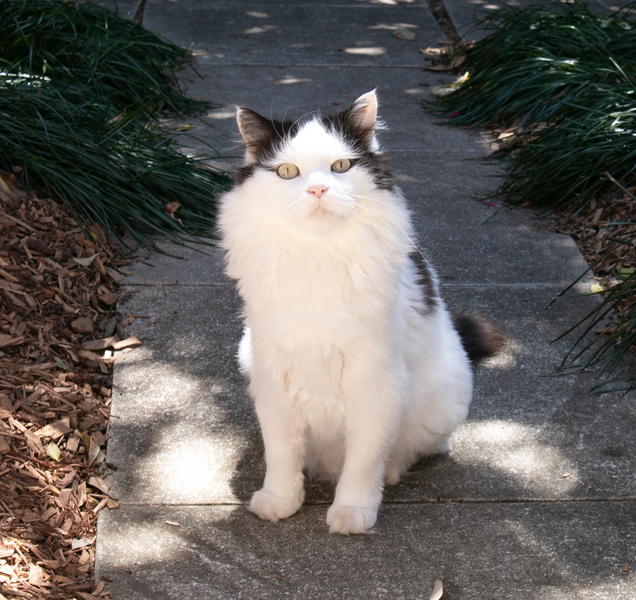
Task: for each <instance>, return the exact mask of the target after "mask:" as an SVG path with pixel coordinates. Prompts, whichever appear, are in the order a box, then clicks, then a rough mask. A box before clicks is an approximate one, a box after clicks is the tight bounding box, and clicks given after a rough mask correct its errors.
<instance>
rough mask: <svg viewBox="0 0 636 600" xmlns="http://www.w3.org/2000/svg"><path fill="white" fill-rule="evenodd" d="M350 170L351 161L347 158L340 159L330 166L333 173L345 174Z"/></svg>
mask: <svg viewBox="0 0 636 600" xmlns="http://www.w3.org/2000/svg"><path fill="white" fill-rule="evenodd" d="M350 168H351V161H350V160H349V159H348V158H340V159H338V160H337V161H336V162H335V163H333V164H332V165H331V170H332V171H333V172H334V173H345V172H347V171H348V170H349V169H350Z"/></svg>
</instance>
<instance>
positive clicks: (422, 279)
mask: <svg viewBox="0 0 636 600" xmlns="http://www.w3.org/2000/svg"><path fill="white" fill-rule="evenodd" d="M409 258H410V259H411V260H412V261H413V264H414V265H415V268H416V270H417V274H418V278H417V280H416V282H415V283H417V285H419V286H420V287H421V288H422V295H423V296H424V303H425V305H426V311H427V312H431V311H432V310H433V309H435V308H436V307H437V306H438V305H439V295H438V292H437V286H436V284H435V277H434V276H433V271H432V270H431V267H430V265H429V264H428V262H426V259H425V258H424V257H423V256H422V253H421V252H420V251H419V250H417V249H415V250H413V252H411V253H410V254H409Z"/></svg>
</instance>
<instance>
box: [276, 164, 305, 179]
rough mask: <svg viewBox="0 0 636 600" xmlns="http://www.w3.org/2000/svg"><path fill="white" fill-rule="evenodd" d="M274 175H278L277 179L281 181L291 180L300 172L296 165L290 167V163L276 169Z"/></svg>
mask: <svg viewBox="0 0 636 600" xmlns="http://www.w3.org/2000/svg"><path fill="white" fill-rule="evenodd" d="M276 173H278V176H279V177H282V178H283V179H293V178H294V177H298V175H300V171H299V170H298V167H297V166H296V165H292V164H291V163H284V164H282V165H280V167H278V168H277V169H276Z"/></svg>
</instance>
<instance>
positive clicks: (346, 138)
mask: <svg viewBox="0 0 636 600" xmlns="http://www.w3.org/2000/svg"><path fill="white" fill-rule="evenodd" d="M377 107H378V103H377V98H376V95H375V91H372V92H368V93H367V94H364V95H363V96H360V98H358V99H357V100H356V101H355V102H354V103H353V104H352V105H351V106H349V107H347V108H346V109H344V110H343V111H341V112H340V113H338V114H335V115H320V114H318V115H313V116H311V117H309V118H307V119H305V120H301V121H294V122H291V121H274V120H271V119H267V118H265V117H263V116H261V115H259V114H258V113H255V112H254V111H252V110H249V109H246V108H240V109H239V111H238V115H237V120H238V126H239V130H240V132H241V135H242V137H243V140H244V142H245V145H246V155H245V166H244V167H242V168H241V169H239V170H238V173H237V183H238V184H239V186H241V187H245V191H246V192H248V191H249V193H255V192H257V191H258V193H260V194H262V198H261V199H260V200H259V202H265V203H267V204H268V210H271V211H274V213H275V214H276V215H277V216H279V217H280V218H283V219H288V220H289V221H291V222H292V223H293V224H294V225H295V226H297V227H300V228H301V229H302V230H305V231H313V232H315V233H323V232H328V231H330V230H333V229H334V228H337V227H339V226H340V225H342V224H343V223H346V222H347V221H348V220H350V219H351V218H355V216H356V215H359V214H360V208H361V207H362V206H364V205H367V204H368V201H369V200H371V197H372V196H373V197H377V195H378V191H382V190H391V189H392V188H393V180H392V176H391V174H390V172H389V169H388V166H387V161H386V158H385V157H384V156H383V155H382V154H381V153H380V152H379V146H378V142H377V140H376V129H377V127H378V126H377Z"/></svg>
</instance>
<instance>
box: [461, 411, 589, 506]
mask: <svg viewBox="0 0 636 600" xmlns="http://www.w3.org/2000/svg"><path fill="white" fill-rule="evenodd" d="M460 432H461V433H460V435H459V437H460V438H462V439H463V440H465V442H466V446H467V447H470V453H469V454H467V455H462V452H461V448H460V447H458V448H457V452H458V455H459V460H461V461H462V462H467V463H473V464H474V465H475V467H476V468H481V467H488V468H490V469H494V470H496V471H499V472H501V473H502V474H505V475H508V476H511V477H514V478H515V479H518V480H519V482H520V483H522V484H523V487H525V488H528V489H530V490H531V494H532V495H539V494H554V493H559V494H564V493H568V492H571V491H573V490H574V489H575V488H577V487H578V485H579V484H580V479H579V477H578V469H577V466H576V463H574V461H573V460H572V459H571V458H569V457H568V456H566V455H565V454H564V453H563V452H562V451H561V450H559V449H558V448H556V447H554V446H550V445H547V444H546V443H545V442H544V434H543V431H542V429H541V428H540V427H530V426H528V425H523V424H521V423H516V422H514V421H508V420H503V419H493V420H488V421H479V422H473V423H468V424H466V425H464V426H463V427H461V428H460ZM458 446H459V444H458Z"/></svg>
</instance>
